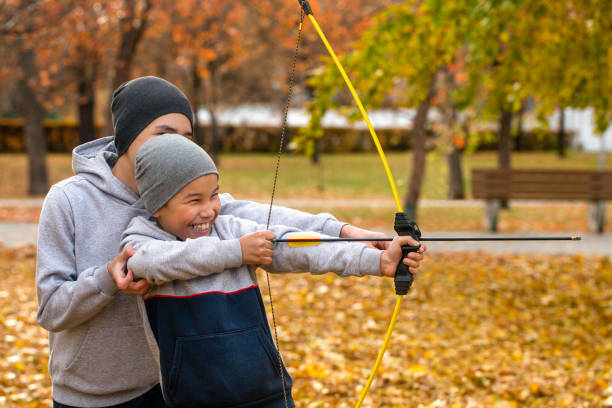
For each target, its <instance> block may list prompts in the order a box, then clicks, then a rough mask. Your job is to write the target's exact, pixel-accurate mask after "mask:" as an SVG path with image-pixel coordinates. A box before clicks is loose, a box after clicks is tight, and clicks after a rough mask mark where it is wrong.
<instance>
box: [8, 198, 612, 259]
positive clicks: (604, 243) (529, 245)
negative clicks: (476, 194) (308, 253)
mask: <svg viewBox="0 0 612 408" xmlns="http://www.w3.org/2000/svg"><path fill="white" fill-rule="evenodd" d="M555 203H556V204H557V205H558V204H559V203H558V202H555ZM276 204H278V205H284V206H289V207H293V206H300V207H313V208H321V207H322V208H325V207H334V206H335V207H347V206H350V207H363V206H370V207H375V208H376V207H381V208H382V207H389V206H390V204H389V200H366V199H356V200H350V201H347V200H323V199H308V200H304V199H294V200H278V201H276ZM41 205H42V200H41V199H0V207H3V206H4V207H17V206H19V207H40V206H41ZM420 205H421V206H423V207H445V206H448V207H482V206H483V202H482V201H480V200H462V201H447V200H423V201H422V202H421V203H420ZM512 205H517V206H532V205H533V206H536V205H546V202H541V201H513V202H512ZM37 231H38V224H36V223H16V222H0V243H1V244H3V245H6V246H20V245H29V244H36V237H37ZM387 232H388V233H389V234H392V233H393V232H392V231H387ZM426 235H427V236H428V237H432V238H435V237H456V236H462V237H479V236H513V234H511V233H504V234H487V233H485V232H483V231H474V232H441V231H436V232H431V233H427V234H426ZM521 235H525V234H521ZM529 235H531V236H545V235H553V236H559V235H563V234H560V233H558V232H555V233H546V232H538V233H537V234H529ZM580 236H581V237H582V240H580V241H548V242H547V241H535V242H534V241H527V242H519V241H513V242H430V243H427V248H428V252H430V253H436V252H441V253H449V252H474V251H480V252H487V253H512V254H520V253H544V254H579V253H582V254H599V255H612V234H610V233H607V234H589V233H581V234H580Z"/></svg>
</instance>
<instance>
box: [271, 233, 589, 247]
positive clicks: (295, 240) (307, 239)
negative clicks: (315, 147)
mask: <svg viewBox="0 0 612 408" xmlns="http://www.w3.org/2000/svg"><path fill="white" fill-rule="evenodd" d="M581 239H582V237H578V236H569V237H449V238H423V237H421V238H420V239H419V240H418V241H580V240H581ZM341 241H356V242H366V241H369V242H382V241H393V238H390V237H385V238H321V237H316V236H311V235H292V236H291V237H289V238H281V239H276V238H272V239H270V242H273V243H277V242H286V243H288V244H289V246H290V247H304V246H314V245H319V244H320V243H322V242H341Z"/></svg>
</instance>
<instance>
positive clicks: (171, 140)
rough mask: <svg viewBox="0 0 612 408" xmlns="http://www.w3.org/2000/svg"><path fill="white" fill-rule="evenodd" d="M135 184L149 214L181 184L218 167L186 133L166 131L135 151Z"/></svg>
mask: <svg viewBox="0 0 612 408" xmlns="http://www.w3.org/2000/svg"><path fill="white" fill-rule="evenodd" d="M135 170H136V185H137V186H138V191H139V192H140V198H141V199H142V202H143V203H144V206H145V208H146V209H147V211H148V212H149V214H155V212H156V211H157V210H159V209H160V208H162V207H163V206H164V204H166V203H167V202H168V201H170V199H171V198H172V197H174V196H175V195H176V193H178V192H179V191H181V189H182V188H183V187H185V186H186V185H187V184H189V183H190V182H192V181H193V180H195V179H197V178H198V177H201V176H204V175H206V174H216V175H217V177H218V176H219V173H218V172H217V167H216V166H215V162H213V160H212V159H211V158H210V156H209V155H208V153H206V152H205V151H204V149H202V148H201V147H200V146H198V145H197V144H195V143H194V142H192V141H191V140H189V139H187V138H186V137H185V136H181V135H174V134H165V135H161V136H155V137H152V138H151V139H149V140H147V141H146V142H145V143H143V145H142V146H141V147H140V148H139V149H138V152H137V153H136V169H135Z"/></svg>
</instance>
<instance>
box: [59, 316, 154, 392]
mask: <svg viewBox="0 0 612 408" xmlns="http://www.w3.org/2000/svg"><path fill="white" fill-rule="evenodd" d="M55 354H56V353H54V356H53V357H54V358H55V357H56V356H55ZM63 363H64V364H63V365H64V367H62V368H63V370H61V371H62V373H61V380H60V382H61V383H62V384H66V385H69V386H70V387H73V388H75V389H78V390H79V391H81V392H84V393H85V392H86V393H90V394H94V395H111V394H113V393H126V392H132V393H134V392H139V391H141V390H143V389H145V390H146V388H147V387H150V386H151V385H152V384H155V382H156V381H157V375H156V372H157V368H156V363H155V360H154V359H153V357H152V355H151V352H150V351H149V348H148V345H147V342H146V340H145V336H144V329H143V327H142V326H126V327H111V328H106V327H104V328H103V327H89V328H88V329H87V332H86V334H85V335H84V337H83V340H82V341H81V343H80V345H79V346H78V347H77V348H76V349H74V350H73V352H72V353H66V356H65V358H64V361H63Z"/></svg>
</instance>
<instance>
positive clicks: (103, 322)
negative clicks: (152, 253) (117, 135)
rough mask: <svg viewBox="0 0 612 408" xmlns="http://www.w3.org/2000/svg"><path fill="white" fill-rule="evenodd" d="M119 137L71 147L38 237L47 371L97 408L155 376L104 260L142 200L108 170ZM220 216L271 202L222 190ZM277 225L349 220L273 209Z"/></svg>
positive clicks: (332, 224) (59, 386)
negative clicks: (69, 172) (65, 174)
mask: <svg viewBox="0 0 612 408" xmlns="http://www.w3.org/2000/svg"><path fill="white" fill-rule="evenodd" d="M116 160H117V155H116V153H115V147H114V145H113V138H112V137H106V138H103V139H98V140H95V141H93V142H90V143H86V144H84V145H81V146H78V147H77V148H75V149H74V151H73V163H72V168H73V171H74V173H75V176H73V177H71V178H69V179H66V180H64V181H61V182H59V183H57V184H55V185H54V186H53V187H51V190H50V191H49V194H48V195H47V197H46V199H45V202H44V204H43V209H42V212H41V216H40V224H39V233H38V257H37V266H36V286H37V295H38V303H39V310H38V315H37V318H38V321H39V323H40V324H41V325H42V326H43V327H44V328H45V329H47V330H48V331H49V353H50V358H49V373H50V375H51V380H52V383H53V399H54V400H56V401H57V402H59V403H62V404H66V405H71V406H80V407H100V406H108V405H116V404H120V403H123V402H126V401H129V400H131V399H133V398H135V397H137V396H139V395H142V394H144V393H145V392H147V391H148V390H149V389H151V388H152V387H153V386H155V385H156V384H157V382H158V376H157V365H156V363H155V360H154V358H153V356H152V354H151V352H150V350H149V347H148V345H147V341H146V339H145V335H144V330H143V322H142V318H141V316H140V314H139V312H138V307H137V296H135V295H127V294H125V293H123V292H121V291H119V290H118V288H117V286H116V284H115V283H114V281H113V280H112V279H111V277H110V275H109V273H108V270H107V264H108V262H109V261H111V260H112V259H113V258H114V257H115V256H117V254H118V253H119V243H120V239H121V235H122V233H123V232H124V230H125V229H126V227H127V226H128V224H129V222H130V221H131V220H132V219H133V218H134V217H137V216H148V214H147V212H146V210H145V209H144V206H143V205H142V202H141V200H140V199H139V197H138V196H137V195H136V194H135V193H134V192H133V191H132V190H130V189H129V188H128V187H127V186H125V185H124V184H123V183H121V182H120V181H119V180H118V179H117V178H116V177H115V176H114V175H113V174H112V172H111V169H112V167H113V165H114V164H115V162H116ZM221 200H222V213H224V214H232V215H235V216H237V217H241V218H247V219H251V220H254V221H256V222H259V223H265V221H266V218H267V215H268V207H267V206H266V205H261V204H257V203H253V202H245V201H240V200H234V199H233V198H232V197H231V196H229V195H227V194H224V195H222V196H221ZM272 215H273V216H272V223H274V224H286V225H291V226H293V227H296V228H299V229H303V230H314V231H318V232H321V233H324V234H326V235H332V236H338V235H339V233H340V229H341V228H342V226H343V225H344V224H342V223H340V222H338V221H337V220H336V219H335V218H333V217H332V216H331V215H329V214H318V215H310V214H306V213H303V212H299V211H295V210H290V209H286V208H282V207H275V209H274V211H273V212H272Z"/></svg>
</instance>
